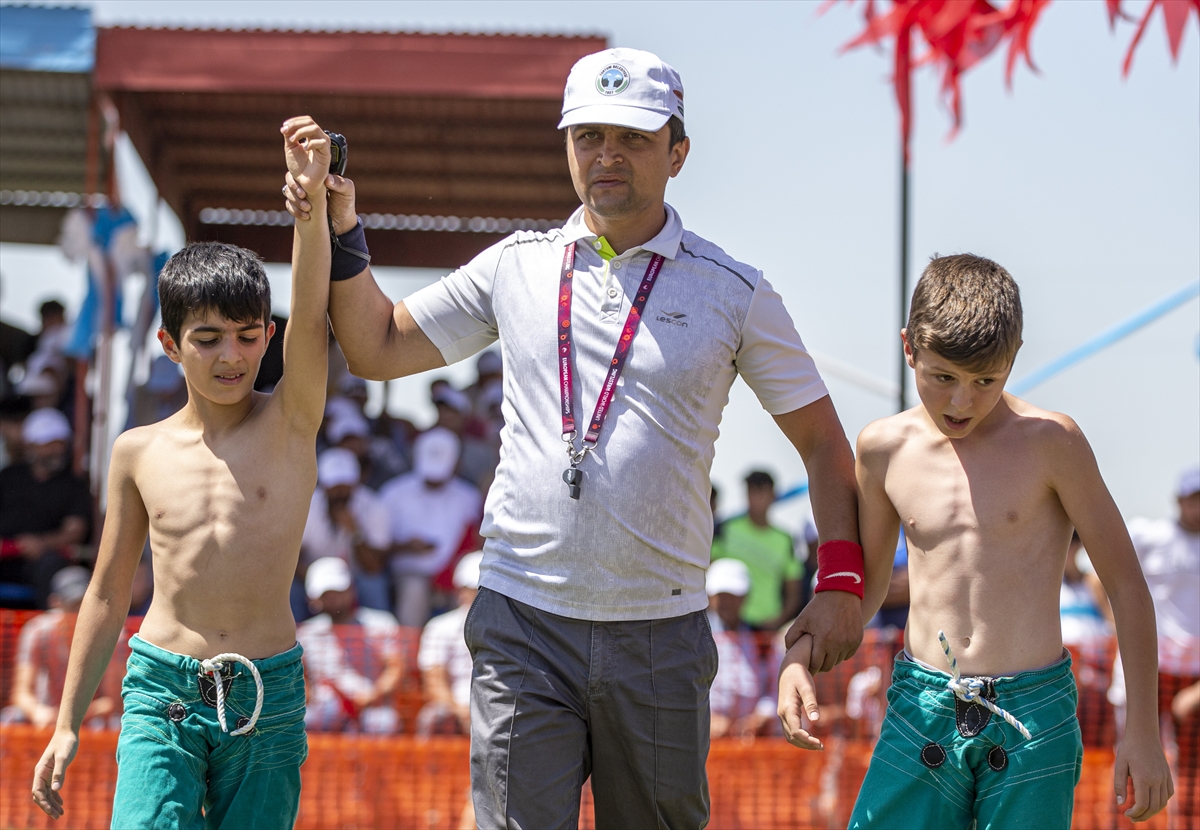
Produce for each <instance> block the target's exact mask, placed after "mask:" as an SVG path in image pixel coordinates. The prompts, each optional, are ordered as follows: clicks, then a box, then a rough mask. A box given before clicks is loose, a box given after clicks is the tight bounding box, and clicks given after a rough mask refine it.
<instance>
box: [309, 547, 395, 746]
mask: <svg viewBox="0 0 1200 830" xmlns="http://www.w3.org/2000/svg"><path fill="white" fill-rule="evenodd" d="M304 589H305V592H306V593H307V594H308V599H309V602H310V603H312V606H313V610H315V611H316V612H317V615H316V616H315V617H313V618H312V619H309V620H305V621H304V622H302V623H300V625H298V626H297V627H296V640H297V641H298V642H299V643H300V645H302V646H304V668H305V672H304V676H305V682H306V683H307V684H308V706H307V710H306V712H305V715H304V723H305V726H306V727H307V728H308V729H311V730H317V731H322V732H328V731H346V732H368V733H371V734H375V735H384V734H391V733H393V732H395V731H396V730H397V729H398V727H399V714H398V713H397V711H396V707H395V700H394V695H395V692H396V687H397V686H398V685H399V684H400V678H401V675H402V673H403V663H402V661H401V654H400V628H399V626H398V625H397V624H396V618H395V617H393V616H392V615H391V614H389V613H388V612H386V611H376V610H375V609H373V608H362V607H360V606H359V605H358V601H357V599H356V597H355V593H354V579H353V576H352V575H351V573H350V567H349V566H348V565H347V564H346V560H344V559H342V558H340V557H337V556H326V557H323V558H321V559H318V560H317V561H315V562H313V563H312V564H311V565H309V567H308V573H307V574H306V575H305V578H304Z"/></svg>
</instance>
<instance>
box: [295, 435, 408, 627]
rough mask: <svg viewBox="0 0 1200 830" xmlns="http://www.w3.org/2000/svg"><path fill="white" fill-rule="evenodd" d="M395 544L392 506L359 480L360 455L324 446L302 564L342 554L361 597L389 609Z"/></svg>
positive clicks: (302, 546)
mask: <svg viewBox="0 0 1200 830" xmlns="http://www.w3.org/2000/svg"><path fill="white" fill-rule="evenodd" d="M391 546H392V531H391V525H390V521H389V519H388V514H387V509H386V508H385V507H384V506H383V502H381V501H380V500H379V497H378V496H377V495H376V494H375V493H373V492H372V491H371V490H370V489H369V488H367V487H364V486H363V485H362V484H361V483H360V482H359V465H358V458H357V457H356V456H355V455H354V453H353V452H351V451H350V450H348V449H344V448H342V447H332V448H330V449H327V450H324V451H323V452H322V453H321V454H320V455H318V456H317V489H316V490H315V491H314V492H313V497H312V504H311V505H310V506H309V510H308V521H307V522H306V523H305V525H304V536H303V537H302V539H301V541H300V560H301V568H304V567H306V566H307V565H308V564H309V563H311V562H313V561H315V560H317V559H320V558H321V557H325V556H336V557H337V558H339V559H342V560H344V561H345V562H347V563H348V564H349V565H350V570H351V573H353V575H354V584H355V588H356V590H357V592H358V600H359V603H360V604H361V605H363V606H364V607H366V608H374V609H376V610H379V611H387V610H388V609H389V608H391V598H390V593H391V590H390V583H391V577H390V575H389V574H388V569H387V558H388V552H389V550H390V548H391Z"/></svg>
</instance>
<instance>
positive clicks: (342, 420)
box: [325, 398, 408, 490]
mask: <svg viewBox="0 0 1200 830" xmlns="http://www.w3.org/2000/svg"><path fill="white" fill-rule="evenodd" d="M335 400H339V401H342V403H340V404H338V405H336V406H335V407H334V408H333V410H332V412H331V414H330V415H329V416H328V420H327V421H326V424H325V440H326V442H327V443H328V444H329V446H330V447H341V448H343V449H347V450H350V451H351V452H353V453H354V455H355V457H357V458H358V464H359V468H360V471H361V472H360V478H361V480H362V483H363V484H364V485H366V486H367V487H370V488H371V489H372V490H378V489H379V488H380V487H381V486H383V485H384V484H385V483H386V482H387V481H388V480H389V479H391V478H394V477H395V476H397V475H398V474H399V473H401V472H403V471H405V470H407V469H408V466H407V461H406V459H405V458H404V456H403V453H401V452H400V451H399V448H398V447H395V446H393V442H391V441H389V440H388V439H387V438H380V437H377V436H373V435H372V434H371V424H370V422H369V421H368V420H367V418H366V416H365V415H363V414H362V413H361V412H359V411H357V409H356V407H357V404H355V403H354V402H353V401H351V400H350V399H349V398H338V399H335ZM330 403H333V401H331V402H330Z"/></svg>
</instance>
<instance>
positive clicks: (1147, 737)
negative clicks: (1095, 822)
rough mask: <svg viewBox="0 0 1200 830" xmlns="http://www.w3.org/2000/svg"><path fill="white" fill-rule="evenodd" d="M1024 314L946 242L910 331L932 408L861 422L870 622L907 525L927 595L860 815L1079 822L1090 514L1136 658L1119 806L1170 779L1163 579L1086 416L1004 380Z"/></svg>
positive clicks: (917, 594) (1122, 634) (1001, 282)
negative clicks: (1066, 599)
mask: <svg viewBox="0 0 1200 830" xmlns="http://www.w3.org/2000/svg"><path fill="white" fill-rule="evenodd" d="M1021 323H1022V314H1021V300H1020V295H1019V293H1018V290H1017V286H1016V283H1014V282H1013V280H1012V277H1011V276H1010V275H1009V274H1008V272H1007V271H1005V270H1004V269H1003V268H1001V267H1000V266H999V265H997V264H996V263H994V262H991V261H990V260H986V259H983V258H981V257H976V256H972V255H969V254H963V255H958V256H949V257H941V258H935V259H934V260H933V261H932V262H931V263H930V264H929V266H928V267H927V268H926V269H925V273H924V274H923V275H922V277H921V280H920V282H919V283H918V285H917V288H916V291H915V292H914V293H913V298H912V308H911V311H910V313H909V318H908V327H907V328H906V329H904V331H902V332H901V333H900V336H901V339H902V340H903V342H904V351H905V355H906V357H907V360H908V365H909V366H911V367H912V368H913V369H914V370H915V371H916V385H917V392H918V394H919V396H920V398H921V405H920V406H917V407H913V408H912V409H910V410H908V411H907V412H902V413H900V414H899V415H894V416H892V417H890V418H884V419H882V420H880V421H876V422H875V423H873V424H870V425H868V426H867V428H866V429H864V430H863V431H862V434H861V435H860V436H859V438H858V453H857V462H856V473H857V477H858V485H859V529H860V534H861V538H862V541H863V547H864V549H865V558H866V561H867V563H868V565H869V567H868V568H867V577H866V584H865V596H864V601H863V609H862V610H863V620H864V622H865V621H866V620H869V619H870V618H871V617H872V616H873V615H874V613H875V612H876V611H877V610H878V608H879V606H880V604H881V602H882V601H883V598H884V596H885V594H886V593H887V588H888V576H887V575H888V574H890V572H891V567H890V566H891V561H892V558H893V556H894V551H895V549H896V537H897V534H898V531H899V526H900V523H901V522H903V524H904V532H905V536H906V538H907V542H908V546H909V559H908V569H909V588H910V591H911V597H912V599H911V607H910V611H909V617H908V625H907V627H906V629H905V651H903V652H902V653H901V654H900V655H899V656H898V657H897V658H896V667H895V671H894V673H893V676H892V685H891V688H890V689H889V690H888V710H887V715H886V718H885V720H884V723H883V727H882V731H881V733H880V736H879V741H878V743H877V744H876V747H875V752H874V754H873V756H872V759H871V765H870V768H869V769H868V771H867V776H866V779H865V780H864V781H863V785H862V789H861V790H860V793H859V797H858V801H857V803H856V804H855V807H854V813H853V815H852V816H851V819H850V826H851V827H852V828H865V827H898V826H904V827H915V826H923V827H937V828H950V827H962V828H966V827H975V826H977V827H979V828H980V830H983V828H997V827H1017V826H1020V827H1034V826H1036V827H1047V828H1051V827H1054V828H1064V830H1065V828H1067V827H1069V826H1070V823H1071V810H1072V806H1073V794H1074V788H1075V784H1076V783H1077V782H1078V780H1079V774H1080V769H1081V766H1082V760H1083V747H1082V743H1081V741H1080V734H1079V724H1078V722H1077V721H1076V718H1075V707H1076V691H1075V683H1074V679H1073V677H1072V674H1071V662H1070V657H1069V656H1068V654H1067V652H1066V650H1065V649H1064V648H1063V645H1062V636H1061V629H1060V624H1059V585H1060V584H1061V582H1062V573H1063V566H1064V563H1065V560H1066V555H1067V547H1068V544H1069V541H1070V539H1071V533H1072V529H1073V528H1074V529H1076V530H1078V532H1079V535H1080V537H1081V538H1082V539H1083V542H1084V545H1085V546H1086V547H1087V550H1088V554H1089V555H1090V557H1091V560H1092V563H1093V564H1094V565H1095V568H1096V573H1097V574H1098V575H1099V577H1100V579H1101V581H1102V582H1103V583H1104V587H1105V589H1106V590H1107V591H1108V595H1109V597H1110V598H1111V600H1112V608H1113V613H1114V616H1115V619H1116V628H1117V635H1118V637H1119V639H1120V642H1121V651H1122V654H1124V655H1126V656H1127V660H1126V663H1125V676H1126V682H1127V683H1128V685H1129V704H1130V706H1129V721H1128V727H1127V729H1126V732H1125V736H1124V739H1123V740H1122V742H1121V744H1120V745H1119V747H1118V749H1117V758H1116V769H1115V775H1114V784H1115V789H1116V796H1117V803H1118V804H1123V803H1124V802H1125V796H1126V779H1127V778H1132V781H1133V795H1134V804H1133V806H1132V807H1131V808H1129V809H1128V810H1127V811H1126V815H1127V816H1129V817H1130V818H1131V819H1133V820H1134V821H1142V820H1145V819H1148V818H1149V817H1150V816H1152V815H1154V814H1155V813H1157V812H1158V811H1160V810H1161V809H1162V808H1163V806H1164V805H1165V804H1166V801H1167V799H1168V798H1169V797H1170V795H1171V792H1172V785H1171V777H1170V772H1169V769H1168V767H1167V762H1166V759H1165V758H1164V756H1163V751H1162V746H1161V744H1160V742H1159V737H1158V717H1157V713H1156V703H1155V700H1156V698H1155V684H1156V678H1157V676H1156V660H1155V642H1156V641H1155V628H1154V610H1153V605H1152V604H1151V599H1150V593H1149V591H1148V590H1147V588H1146V582H1145V580H1144V578H1143V577H1142V572H1141V569H1140V568H1139V566H1138V561H1137V557H1136V556H1135V554H1134V550H1133V546H1132V544H1131V543H1130V540H1129V535H1128V533H1127V532H1126V530H1125V524H1124V522H1123V521H1122V519H1121V515H1120V513H1119V511H1118V510H1117V506H1116V504H1114V502H1113V500H1112V497H1111V496H1110V495H1109V492H1108V488H1107V487H1106V486H1105V484H1104V480H1103V479H1102V478H1101V476H1100V471H1099V469H1098V467H1097V464H1096V459H1095V457H1094V456H1093V455H1092V451H1091V449H1090V447H1089V446H1088V443H1087V441H1086V439H1084V437H1083V434H1082V433H1081V432H1080V430H1079V427H1078V426H1076V425H1075V423H1074V422H1073V421H1072V420H1071V419H1070V418H1068V417H1067V416H1065V415H1062V414H1059V413H1056V412H1047V411H1045V410H1042V409H1038V408H1037V407H1034V406H1032V405H1030V404H1028V403H1026V402H1025V401H1022V400H1020V399H1019V398H1016V397H1015V396H1013V395H1010V394H1008V393H1006V392H1005V391H1004V384H1005V381H1007V379H1008V375H1009V372H1010V371H1011V370H1012V365H1013V361H1014V359H1015V357H1016V353H1017V349H1018V348H1020V345H1021ZM1135 690H1136V691H1135ZM1135 700H1136V702H1135Z"/></svg>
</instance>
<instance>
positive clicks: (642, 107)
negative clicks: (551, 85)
mask: <svg viewBox="0 0 1200 830" xmlns="http://www.w3.org/2000/svg"><path fill="white" fill-rule="evenodd" d="M672 115H674V116H677V117H678V118H679V120H680V121H682V120H683V81H681V80H680V79H679V73H678V72H676V71H675V70H674V69H673V68H672V67H671V66H670V65H668V64H666V63H663V62H662V60H660V59H659V57H658V56H657V55H654V54H652V53H650V52H643V51H642V50H640V49H623V48H617V49H605V50H604V51H603V52H596V53H594V54H591V55H585V56H584V57H582V58H580V59H579V60H578V61H577V62H576V64H575V65H574V66H572V67H571V73H570V74H569V75H567V88H566V90H565V91H564V92H563V107H562V116H563V117H562V121H560V122H558V128H559V129H560V130H561V129H563V128H564V127H571V126H574V125H576V124H616V125H618V126H621V127H632V128H633V129H635V130H646V131H648V132H657V131H658V130H661V129H662V128H663V125H665V124H666V123H667V121H668V120H670V118H671V116H672Z"/></svg>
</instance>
